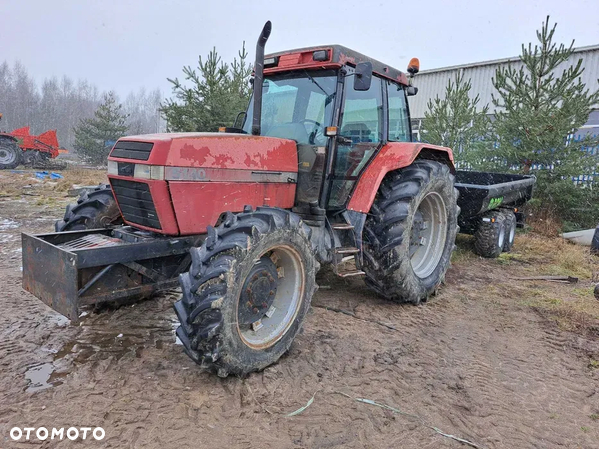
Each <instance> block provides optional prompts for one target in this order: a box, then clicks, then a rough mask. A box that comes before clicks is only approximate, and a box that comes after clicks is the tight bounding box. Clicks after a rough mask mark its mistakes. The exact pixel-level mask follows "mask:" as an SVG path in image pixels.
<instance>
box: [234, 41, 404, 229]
mask: <svg viewBox="0 0 599 449" xmlns="http://www.w3.org/2000/svg"><path fill="white" fill-rule="evenodd" d="M261 84H262V85H261V89H260V88H259V86H257V85H255V86H254V95H253V97H252V99H251V101H250V104H249V107H248V112H247V114H246V116H245V121H244V123H243V127H242V128H243V132H245V133H248V134H252V133H253V132H254V133H255V131H256V130H257V129H259V133H260V135H262V136H269V137H278V138H284V139H291V140H294V141H295V142H296V143H297V153H298V181H297V182H298V186H297V191H296V207H295V211H296V212H297V213H302V212H304V214H302V215H306V213H305V212H306V211H308V210H309V209H310V205H312V210H314V205H315V204H318V205H319V207H320V208H321V209H326V210H331V209H342V208H344V206H345V205H346V204H347V201H348V199H349V197H350V195H351V193H352V190H353V189H354V186H355V184H356V181H357V180H358V179H359V178H360V175H361V174H362V173H363V171H364V169H365V168H366V166H367V165H368V163H369V162H370V161H371V160H372V159H373V157H374V156H375V154H376V153H377V151H378V150H380V149H381V148H382V147H383V145H385V144H386V143H387V142H393V141H395V142H408V141H410V140H411V131H410V119H409V112H408V105H407V98H406V97H407V95H408V94H409V93H410V92H411V91H410V89H409V88H410V86H409V83H408V78H407V76H406V75H405V74H404V73H402V72H400V71H399V70H396V69H394V68H392V67H389V66H386V65H384V64H383V63H381V62H379V61H376V60H374V59H372V58H368V57H366V56H364V55H362V54H360V53H357V52H355V51H353V50H350V49H348V48H346V47H342V46H339V45H329V46H319V47H314V48H304V49H298V50H290V51H287V52H284V53H277V54H272V55H267V56H266V57H265V59H264V75H263V82H262V83H261ZM257 97H261V117H260V119H259V126H258V127H257V126H256V124H255V120H254V117H255V101H256V98H257ZM308 215H309V214H308ZM304 218H307V217H304Z"/></svg>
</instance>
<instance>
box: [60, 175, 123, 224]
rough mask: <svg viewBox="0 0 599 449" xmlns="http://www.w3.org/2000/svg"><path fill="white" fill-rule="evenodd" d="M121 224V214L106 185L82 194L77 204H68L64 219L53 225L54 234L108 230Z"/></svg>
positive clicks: (110, 190)
mask: <svg viewBox="0 0 599 449" xmlns="http://www.w3.org/2000/svg"><path fill="white" fill-rule="evenodd" d="M121 224H123V218H122V217H121V212H120V210H119V207H118V205H117V203H116V200H115V198H114V194H113V193H112V189H111V188H110V186H109V185H108V184H104V185H99V186H98V187H96V188H95V189H94V190H92V191H91V192H89V191H85V192H83V193H82V194H81V195H80V196H79V198H78V199H77V203H74V204H69V205H68V206H67V208H66V211H65V214H64V218H63V219H62V220H58V221H57V222H56V223H55V224H54V228H55V230H56V232H64V231H84V230H86V229H97V228H110V227H113V226H118V225H121Z"/></svg>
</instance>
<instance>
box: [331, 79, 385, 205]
mask: <svg viewBox="0 0 599 449" xmlns="http://www.w3.org/2000/svg"><path fill="white" fill-rule="evenodd" d="M383 125H384V120H383V83H382V81H381V79H380V78H378V77H377V76H373V77H372V83H371V85H370V89H368V90H365V91H358V90H354V87H353V83H352V82H348V80H347V78H346V81H345V83H344V95H343V105H342V108H341V114H340V119H339V127H338V129H339V131H338V137H337V148H336V152H335V159H334V163H333V172H332V175H331V188H330V190H329V192H330V193H329V199H328V206H327V209H338V208H343V207H344V206H345V204H346V203H347V200H348V198H349V195H350V194H351V192H352V190H353V187H354V185H355V183H356V181H357V180H358V179H359V177H360V174H361V173H362V171H363V170H364V168H365V167H366V165H367V164H368V162H369V161H370V160H371V159H372V158H373V157H374V155H375V154H376V152H377V150H378V149H379V148H380V147H381V146H382V144H383V143H384V133H383Z"/></svg>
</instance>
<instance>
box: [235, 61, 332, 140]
mask: <svg viewBox="0 0 599 449" xmlns="http://www.w3.org/2000/svg"><path fill="white" fill-rule="evenodd" d="M336 86H337V76H336V74H335V72H334V71H318V72H308V71H305V70H304V71H302V72H296V73H293V74H285V75H271V76H268V77H267V78H265V79H264V84H263V90H262V121H261V122H262V123H261V127H262V128H261V132H260V134H261V135H262V136H270V137H281V138H285V139H291V140H295V141H296V142H297V143H298V144H306V145H317V146H324V145H325V144H326V139H325V136H324V128H325V127H327V126H330V123H331V118H332V114H333V103H334V101H333V100H334V99H335V91H336ZM253 109H254V98H253V97H252V99H251V101H250V104H249V106H248V115H247V117H246V119H245V121H244V125H243V130H244V131H245V132H247V133H251V127H252V114H253Z"/></svg>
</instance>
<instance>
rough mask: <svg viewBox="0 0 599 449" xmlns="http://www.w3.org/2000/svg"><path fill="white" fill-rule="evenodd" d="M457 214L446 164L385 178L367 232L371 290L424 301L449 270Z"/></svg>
mask: <svg viewBox="0 0 599 449" xmlns="http://www.w3.org/2000/svg"><path fill="white" fill-rule="evenodd" d="M458 214H459V208H458V206H457V190H456V189H455V188H454V177H453V175H452V174H451V172H450V170H449V167H447V166H446V165H444V164H441V163H439V162H434V161H428V160H419V161H416V162H414V163H413V164H412V165H411V166H409V167H407V168H405V169H402V170H400V171H397V172H393V173H390V174H389V175H387V177H386V178H385V179H384V180H383V182H382V183H381V186H380V188H379V191H378V193H377V196H376V198H375V200H374V203H373V205H372V208H371V210H370V213H369V215H368V218H367V219H366V224H365V227H364V263H363V270H364V272H365V273H366V283H367V285H368V286H369V287H370V288H372V289H373V290H374V291H376V292H377V293H379V294H380V295H382V296H384V297H385V298H388V299H391V300H396V301H402V302H411V303H413V304H418V303H420V301H423V300H426V299H427V298H428V296H429V295H431V294H433V293H434V292H435V290H436V289H437V288H438V286H439V285H440V284H441V282H443V280H444V277H445V272H446V271H447V269H448V268H449V262H450V258H451V253H452V252H453V249H454V247H455V237H456V234H457V232H458V225H457V217H458Z"/></svg>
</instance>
